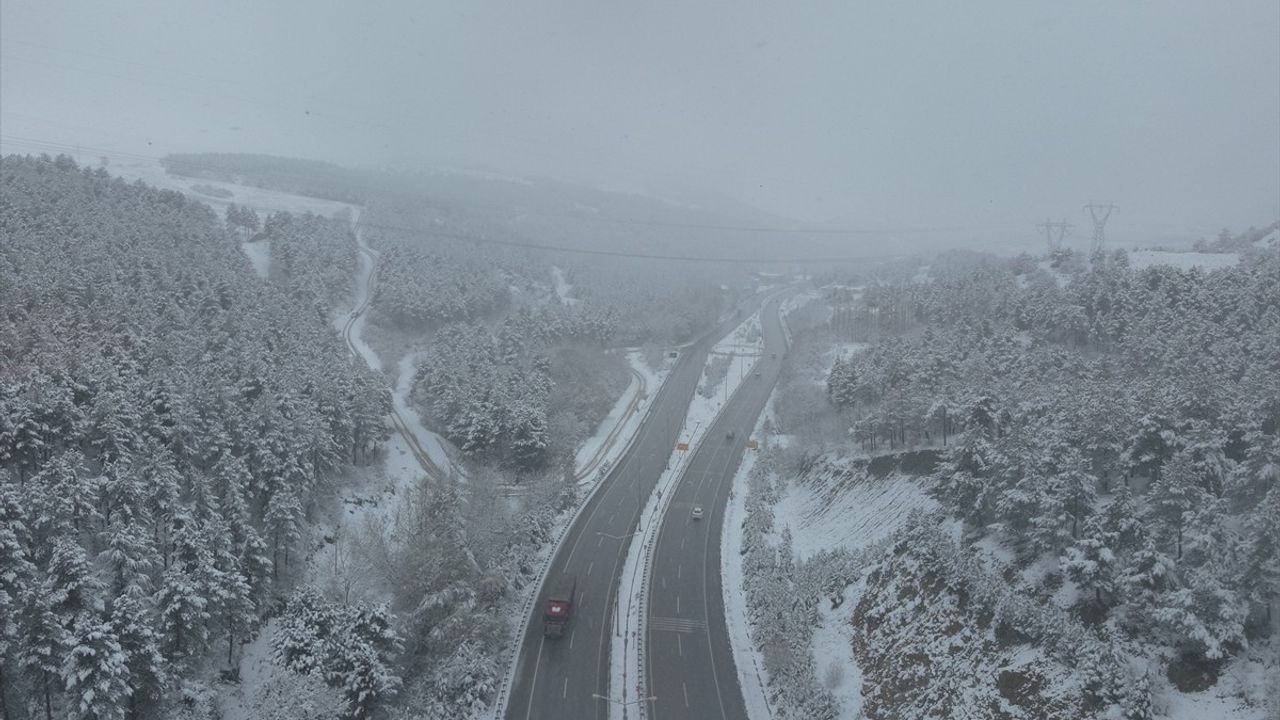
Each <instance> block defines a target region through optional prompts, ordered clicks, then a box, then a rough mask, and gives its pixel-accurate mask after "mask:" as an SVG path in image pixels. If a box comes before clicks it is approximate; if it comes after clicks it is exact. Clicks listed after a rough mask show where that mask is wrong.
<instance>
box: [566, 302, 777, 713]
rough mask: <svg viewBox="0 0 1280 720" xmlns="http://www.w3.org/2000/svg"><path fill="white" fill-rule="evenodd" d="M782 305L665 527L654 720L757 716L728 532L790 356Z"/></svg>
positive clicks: (649, 646)
mask: <svg viewBox="0 0 1280 720" xmlns="http://www.w3.org/2000/svg"><path fill="white" fill-rule="evenodd" d="M779 302H780V301H779V300H777V299H772V300H769V301H768V302H767V303H766V304H765V308H764V310H762V311H761V313H760V328H761V331H762V333H763V335H764V352H763V353H762V355H761V357H760V360H759V361H758V362H757V364H756V367H755V370H754V371H753V372H752V374H751V375H748V376H747V378H746V379H745V380H743V382H742V385H740V386H739V389H738V390H737V392H736V393H735V394H734V395H733V398H732V399H731V400H730V402H729V404H728V405H727V406H726V407H725V409H724V411H723V412H722V413H721V415H720V417H719V418H718V419H717V420H716V421H715V423H714V424H713V425H712V426H711V427H710V428H709V429H708V430H707V434H706V435H705V436H704V439H703V441H702V443H701V444H700V445H698V447H697V450H696V451H695V452H694V455H693V457H691V458H689V460H688V462H687V464H686V466H685V471H684V473H683V475H682V476H681V477H680V479H679V483H678V484H677V486H676V488H675V490H674V491H673V492H674V493H675V495H674V496H673V497H672V499H671V504H670V505H669V506H668V508H667V512H666V514H665V515H664V516H663V517H662V519H661V521H660V522H661V524H660V525H659V527H658V536H657V539H656V541H655V543H654V549H653V557H652V565H651V570H650V572H651V578H650V583H649V598H648V600H649V602H648V607H647V609H646V612H647V622H646V633H645V635H646V637H645V640H646V648H645V662H644V668H643V672H644V673H645V677H646V684H645V685H644V686H643V690H644V693H645V695H647V696H650V697H651V698H653V700H652V701H651V702H650V703H649V706H648V709H649V712H648V717H649V720H653V719H654V718H660V719H661V720H668V719H669V718H672V719H674V718H693V719H696V720H712V719H714V718H722V719H723V720H741V719H742V718H745V717H746V716H747V711H746V706H745V703H744V702H743V699H742V688H741V687H740V686H739V684H738V674H737V669H736V667H735V666H734V662H733V650H732V648H731V646H730V644H729V632H728V628H727V626H726V624H725V614H724V593H723V589H722V587H721V577H720V551H721V548H720V529H721V526H722V525H723V523H724V512H725V507H726V504H727V503H728V499H729V492H730V491H731V489H732V487H733V477H734V475H735V474H736V472H737V470H738V466H739V465H740V464H741V462H742V455H743V452H744V451H745V447H744V444H745V443H746V442H747V441H748V439H749V438H750V435H751V431H752V429H753V428H754V427H755V425H756V420H757V419H758V418H759V417H760V413H761V411H762V410H764V406H765V403H766V402H767V401H768V399H769V394H770V393H771V392H772V391H773V386H774V383H775V382H777V379H778V372H779V369H780V368H781V358H782V356H783V354H784V352H785V350H786V338H785V335H784V334H783V331H782V323H781V321H780V319H779V317H778V304H779ZM756 373H758V374H756ZM695 506H700V507H702V509H703V516H704V517H703V518H702V519H695V518H693V517H692V509H693V508H694V507H695ZM735 591H736V589H735ZM566 717H570V716H566Z"/></svg>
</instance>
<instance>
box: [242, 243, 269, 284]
mask: <svg viewBox="0 0 1280 720" xmlns="http://www.w3.org/2000/svg"><path fill="white" fill-rule="evenodd" d="M240 251H241V252H243V253H244V254H245V256H246V257H248V258H249V264H251V265H253V271H254V272H256V273H258V277H260V278H262V279H263V280H266V279H267V276H268V274H269V273H270V272H271V241H270V240H259V241H257V242H247V243H240Z"/></svg>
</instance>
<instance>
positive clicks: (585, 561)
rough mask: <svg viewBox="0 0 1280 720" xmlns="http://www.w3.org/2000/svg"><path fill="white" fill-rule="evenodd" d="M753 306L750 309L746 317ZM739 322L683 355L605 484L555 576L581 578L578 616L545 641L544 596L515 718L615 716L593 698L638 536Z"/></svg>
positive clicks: (554, 567) (513, 707)
mask: <svg viewBox="0 0 1280 720" xmlns="http://www.w3.org/2000/svg"><path fill="white" fill-rule="evenodd" d="M758 302H759V300H753V301H752V303H758ZM755 307H756V305H754V304H753V305H748V306H745V307H744V308H743V310H742V314H743V317H745V316H746V315H747V314H748V313H749V312H751V311H754V309H755ZM740 322H741V318H734V319H731V320H727V321H725V322H724V323H722V324H721V325H720V326H719V327H717V328H716V329H715V330H714V331H713V332H711V333H708V334H707V335H706V336H705V337H704V338H703V339H702V340H701V341H699V342H697V343H695V344H694V345H692V346H691V347H688V348H685V349H684V350H682V351H681V357H680V358H679V360H678V361H677V362H676V365H675V367H674V368H672V370H671V374H670V375H669V376H668V377H667V380H666V382H665V383H663V385H662V388H661V389H660V390H659V391H658V393H657V394H656V395H655V396H654V397H653V398H652V399H651V400H649V402H651V403H652V404H653V406H652V408H650V410H649V415H648V417H647V418H646V420H645V421H644V423H643V424H642V425H641V427H640V429H639V431H638V436H637V438H636V441H635V444H634V445H633V446H632V447H631V450H630V451H628V452H627V454H626V455H624V456H623V457H622V458H621V459H620V460H619V461H618V463H617V464H616V465H615V466H614V469H613V470H612V471H611V472H610V473H609V475H608V477H607V478H606V479H605V480H604V483H605V485H604V486H603V487H601V488H600V489H599V491H597V492H596V494H595V496H593V497H592V499H591V501H590V503H589V504H588V505H587V507H586V508H584V509H583V511H582V514H581V515H579V516H578V519H577V521H576V522H575V523H574V525H573V527H572V528H570V530H569V534H568V535H567V536H566V537H565V540H564V544H563V545H561V547H560V550H559V552H558V553H557V554H556V557H555V560H554V561H553V562H552V563H551V567H550V569H549V570H548V573H547V577H548V578H553V577H556V576H557V575H558V574H560V573H565V572H569V573H573V574H576V575H577V577H578V589H577V595H578V597H577V598H576V599H575V600H576V602H575V603H574V607H573V611H572V616H573V617H572V620H571V622H570V624H569V626H568V627H567V628H566V629H565V632H564V636H563V637H560V638H555V639H553V638H545V637H543V631H542V611H543V608H544V607H546V589H545V588H543V589H542V591H541V592H540V595H539V598H538V603H537V605H536V606H535V611H534V615H533V617H532V619H531V620H530V622H529V624H528V626H527V627H526V628H525V631H524V634H523V636H522V642H521V647H520V654H519V658H518V660H517V667H516V675H515V681H514V682H513V683H512V687H511V695H510V697H509V699H508V701H507V712H506V717H507V718H512V719H519V720H537V719H540V718H555V719H556V720H560V719H564V720H579V719H583V720H591V719H595V720H604V719H605V718H607V717H608V716H609V704H608V701H607V700H603V699H600V698H598V697H595V696H597V695H599V696H607V695H608V694H609V653H610V647H609V643H610V642H611V641H612V640H613V617H614V601H615V595H616V594H617V587H618V577H619V573H620V572H621V570H622V565H623V562H624V561H625V558H626V554H627V549H628V547H629V544H630V542H631V540H632V537H631V535H632V533H634V532H635V530H636V526H637V524H638V523H639V520H640V511H641V510H642V509H643V508H644V505H645V503H646V502H648V500H649V495H650V494H651V493H652V492H653V490H654V486H655V485H656V483H657V481H658V477H659V475H661V474H662V472H663V470H665V469H666V465H667V461H668V459H669V458H670V457H671V451H672V449H673V448H674V447H675V444H676V440H677V437H678V435H679V432H680V428H681V425H682V424H683V423H684V419H685V416H686V415H687V414H688V411H689V403H690V401H691V400H692V398H693V392H694V390H695V389H696V388H697V386H698V381H699V379H700V377H701V375H702V368H703V366H704V364H705V363H706V358H707V353H708V351H709V350H710V349H711V346H712V345H714V344H715V343H716V342H717V341H718V340H719V338H721V337H723V336H724V335H725V334H727V333H728V332H729V331H731V330H732V329H733V328H734V327H736V326H737V325H738V324H739V323H740ZM642 411H643V408H642ZM718 575H719V573H718V572H717V576H718ZM739 704H741V701H739Z"/></svg>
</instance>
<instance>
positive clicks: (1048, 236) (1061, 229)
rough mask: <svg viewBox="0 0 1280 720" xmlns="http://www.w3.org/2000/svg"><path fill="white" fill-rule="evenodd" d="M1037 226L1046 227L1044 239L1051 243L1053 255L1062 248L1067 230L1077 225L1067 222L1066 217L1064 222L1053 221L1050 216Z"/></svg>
mask: <svg viewBox="0 0 1280 720" xmlns="http://www.w3.org/2000/svg"><path fill="white" fill-rule="evenodd" d="M1036 227H1038V228H1044V241H1045V242H1046V243H1048V245H1049V254H1050V255H1053V254H1054V253H1056V252H1058V251H1059V250H1061V249H1062V239H1063V238H1065V237H1066V236H1067V231H1068V230H1070V229H1071V228H1073V227H1075V225H1069V224H1067V221H1066V220H1065V219H1063V220H1062V222H1051V221H1050V220H1049V218H1045V219H1044V222H1042V223H1040V224H1039V225H1037V226H1036ZM1055 231H1056V232H1055Z"/></svg>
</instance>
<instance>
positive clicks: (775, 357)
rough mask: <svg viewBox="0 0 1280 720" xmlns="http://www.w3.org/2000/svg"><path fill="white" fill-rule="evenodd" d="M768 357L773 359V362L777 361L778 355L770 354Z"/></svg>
mask: <svg viewBox="0 0 1280 720" xmlns="http://www.w3.org/2000/svg"><path fill="white" fill-rule="evenodd" d="M769 357H771V358H773V359H774V360H777V359H778V353H771V354H770V355H769Z"/></svg>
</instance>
